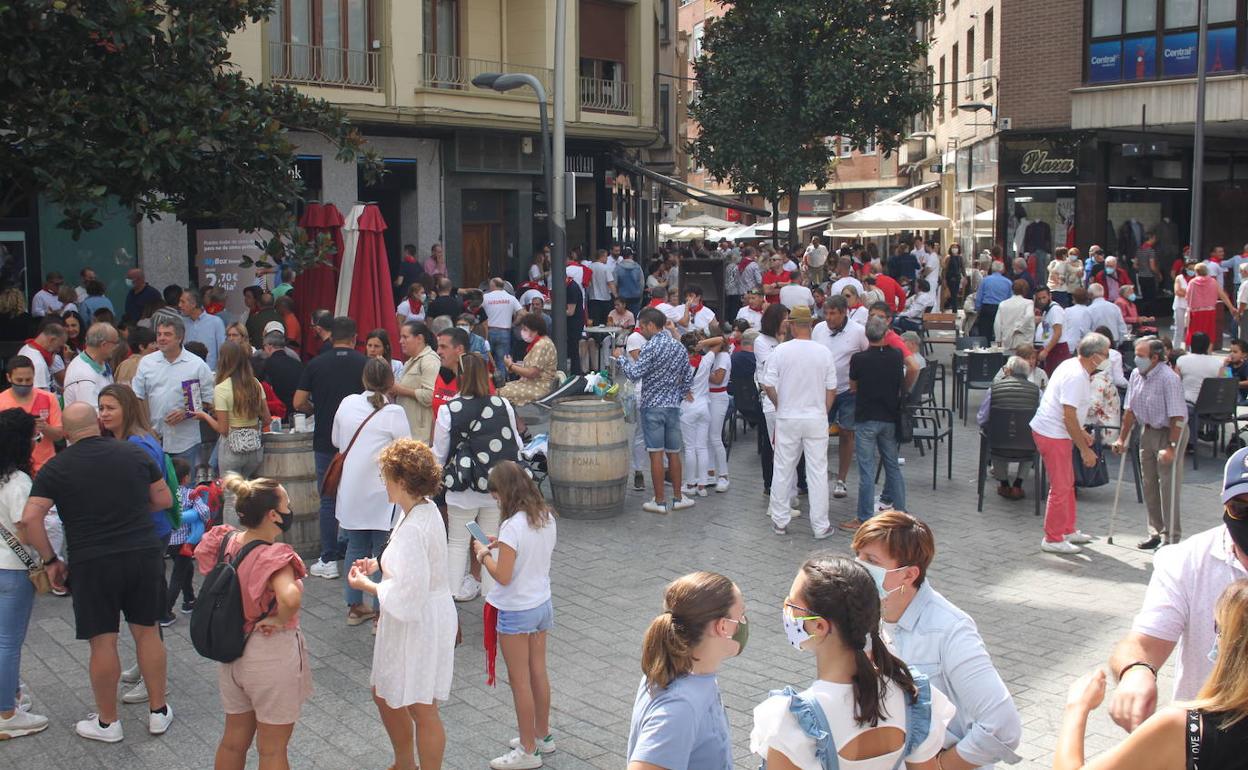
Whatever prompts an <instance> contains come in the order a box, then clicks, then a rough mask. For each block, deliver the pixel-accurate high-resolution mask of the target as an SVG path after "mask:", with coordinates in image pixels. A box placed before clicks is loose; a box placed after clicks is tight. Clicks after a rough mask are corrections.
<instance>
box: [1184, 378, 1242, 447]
mask: <svg viewBox="0 0 1248 770" xmlns="http://www.w3.org/2000/svg"><path fill="white" fill-rule="evenodd" d="M1238 405H1239V381H1238V380H1236V379H1234V378H1232V377H1206V378H1205V380H1204V381H1203V382H1201V383H1200V393H1198V394H1197V395H1196V405H1195V407H1193V408H1192V432H1191V438H1190V439H1189V440H1190V441H1191V442H1192V446H1193V447H1194V449H1193V451H1192V470H1195V469H1197V468H1199V467H1200V461H1199V458H1200V426H1201V425H1202V424H1215V425H1217V426H1218V433H1217V436H1216V437H1215V438H1214V441H1213V456H1214V457H1215V458H1216V457H1217V456H1218V445H1219V444H1225V443H1226V425H1227V423H1232V424H1234V426H1235V432H1236V433H1238V432H1239V414H1238V411H1237V409H1236V408H1237V407H1238Z"/></svg>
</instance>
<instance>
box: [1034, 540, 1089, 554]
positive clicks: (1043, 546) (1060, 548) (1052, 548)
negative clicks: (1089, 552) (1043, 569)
mask: <svg viewBox="0 0 1248 770" xmlns="http://www.w3.org/2000/svg"><path fill="white" fill-rule="evenodd" d="M1040 550H1041V551H1044V552H1045V553H1060V554H1067V555H1069V554H1076V553H1083V549H1082V548H1080V547H1079V546H1077V545H1075V544H1074V543H1072V542H1071V541H1069V540H1059V541H1057V542H1056V543H1050V542H1049V541H1048V540H1041V541H1040Z"/></svg>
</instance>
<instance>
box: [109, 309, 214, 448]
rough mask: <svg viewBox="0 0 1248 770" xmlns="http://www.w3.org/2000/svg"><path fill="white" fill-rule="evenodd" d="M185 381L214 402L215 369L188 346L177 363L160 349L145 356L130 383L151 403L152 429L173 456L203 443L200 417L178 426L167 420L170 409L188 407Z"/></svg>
mask: <svg viewBox="0 0 1248 770" xmlns="http://www.w3.org/2000/svg"><path fill="white" fill-rule="evenodd" d="M205 315H207V314H205ZM183 383H186V384H187V385H188V387H192V388H195V387H197V388H198V389H199V397H200V399H201V400H202V401H203V402H204V403H205V404H211V403H212V388H213V386H214V385H215V384H216V383H215V382H214V381H213V377H212V370H211V369H209V368H208V364H206V363H204V361H203V359H201V358H200V357H199V356H197V355H195V354H194V353H188V352H187V351H186V348H182V349H181V350H180V351H179V352H178V357H177V358H176V359H174V360H173V362H170V361H169V360H168V359H167V358H165V354H164V353H162V352H160V351H159V350H157V351H154V352H151V353H148V354H147V355H145V356H143V358H142V360H140V361H139V367H138V369H137V370H135V373H134V381H133V382H131V383H130V387H132V388H133V389H134V395H136V396H138V397H139V398H141V399H143V400H144V401H145V402H147V413H148V417H149V419H150V420H151V422H152V430H153V431H154V432H155V433H156V434H157V435H159V436H160V440H161V445H162V446H163V447H164V450H165V451H166V452H168V453H169V454H171V455H174V454H178V453H180V452H185V451H186V450H188V449H190V448H191V447H193V446H197V445H198V444H199V443H200V438H199V420H196V419H195V418H193V417H188V418H186V419H185V420H183V421H182V422H180V423H178V424H177V425H170V424H169V423H167V422H165V417H166V416H167V415H168V414H169V413H170V412H172V411H174V410H175V409H182V410H185V409H186V407H187V403H186V391H185V390H184V389H183V387H182V386H183Z"/></svg>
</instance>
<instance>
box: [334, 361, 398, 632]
mask: <svg viewBox="0 0 1248 770" xmlns="http://www.w3.org/2000/svg"><path fill="white" fill-rule="evenodd" d="M362 379H363V384H364V392H363V393H354V394H352V395H350V396H347V397H346V398H344V399H343V400H342V403H341V404H340V405H339V406H338V411H337V412H336V413H335V414H334V428H333V434H332V438H331V441H332V442H333V444H334V446H335V447H336V448H337V449H338V451H339V453H345V454H346V456H347V459H346V462H344V463H343V465H342V479H341V481H339V483H338V500H339V501H340V504H339V505H338V506H337V509H336V515H337V517H338V526H339V527H340V528H341V530H342V535H341V536H342V537H344V538H346V541H347V555H346V557H345V560H344V564H346V565H351V564H355V563H356V562H358V561H360V560H361V559H368V558H376V557H378V556H381V548H382V546H384V545H385V543H386V538H388V537H389V536H390V525H391V522H392V521H393V520H394V506H393V505H391V504H390V499H389V497H388V496H387V495H386V485H385V484H383V483H382V481H381V477H380V476H378V475H377V457H378V455H380V454H381V451H382V450H383V449H385V448H386V447H387V446H389V445H390V443H391V442H393V441H395V440H396V439H400V438H410V437H411V435H412V429H411V425H410V424H409V423H408V421H407V412H404V411H403V407H401V406H399V405H398V404H392V403H390V400H389V398H388V397H387V396H386V394H387V393H389V392H390V390H391V388H393V387H394V371H393V370H392V369H391V368H390V362H389V361H388V360H384V359H381V358H369V359H368V361H367V362H365V364H364V374H363V377H362ZM353 442H354V443H353ZM342 588H343V593H344V594H345V596H346V601H347V625H348V626H358V625H360V624H361V623H367V622H368V621H370V620H373V619H374V618H376V617H377V602H376V601H374V602H373V603H372V604H371V605H366V604H365V603H364V594H362V593H361V592H360V591H359V589H357V588H354V587H352V586H351V584H350V583H344V584H343V587H342Z"/></svg>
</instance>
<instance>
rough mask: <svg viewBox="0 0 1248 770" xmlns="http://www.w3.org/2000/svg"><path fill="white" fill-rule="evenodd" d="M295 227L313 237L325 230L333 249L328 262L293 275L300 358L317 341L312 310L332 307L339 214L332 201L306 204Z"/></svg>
mask: <svg viewBox="0 0 1248 770" xmlns="http://www.w3.org/2000/svg"><path fill="white" fill-rule="evenodd" d="M299 226H300V227H302V228H303V229H304V230H306V231H307V233H308V237H309V238H311V239H313V240H315V239H316V238H317V237H318V236H319V235H320V234H321V233H327V234H328V235H329V237H330V240H331V241H332V242H333V251H332V252H331V253H330V254H328V255H327V257H328V258H329V260H330V262H332V266H331V265H317V266H316V267H313V268H309V269H308V270H305V271H303V272H302V273H300V274H299V275H298V276H297V277H296V278H295V284H294V286H295V301H296V302H297V303H298V305H299V316H300V319H301V320H302V322H303V340H302V343H301V344H302V346H303V358H304V360H307V359H309V358H311V357H312V356H314V355H316V353H317V351H319V350H320V348H321V340H320V338H319V337H317V336H316V332H315V331H314V330H313V328H312V322H311V317H312V312H313V311H314V310H320V309H322V308H324V309H326V310H333V308H334V298H335V295H336V293H337V291H338V267H339V265H341V264H342V253H343V246H342V213H341V212H340V211H338V207H337V206H335V205H334V204H332V203H309V204H308V206H307V208H306V209H304V211H303V216H302V217H301V218H300V219H299Z"/></svg>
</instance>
